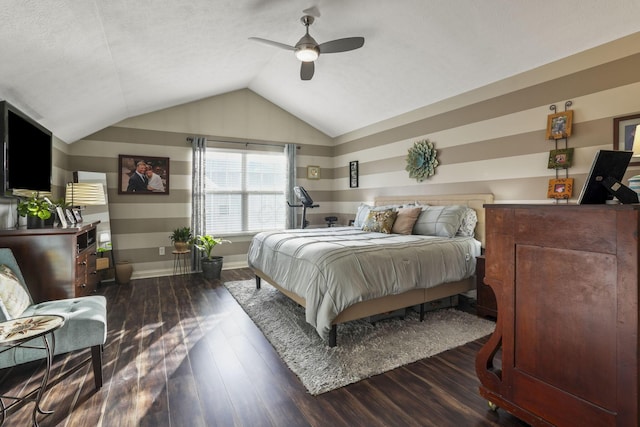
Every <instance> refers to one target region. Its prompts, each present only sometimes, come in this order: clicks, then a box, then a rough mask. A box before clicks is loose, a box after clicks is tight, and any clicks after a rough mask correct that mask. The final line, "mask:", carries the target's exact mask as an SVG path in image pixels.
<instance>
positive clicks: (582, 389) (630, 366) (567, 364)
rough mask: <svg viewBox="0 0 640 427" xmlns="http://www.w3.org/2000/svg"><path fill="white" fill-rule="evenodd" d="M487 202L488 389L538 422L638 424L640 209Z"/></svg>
mask: <svg viewBox="0 0 640 427" xmlns="http://www.w3.org/2000/svg"><path fill="white" fill-rule="evenodd" d="M485 208H486V218H487V222H486V234H487V237H486V253H485V256H486V272H485V283H486V284H488V285H489V286H491V288H492V289H493V291H494V293H495V295H496V300H497V306H498V313H500V315H499V316H498V319H497V322H496V330H495V332H494V333H493V335H492V336H491V337H490V338H489V340H488V341H487V343H486V344H485V345H484V346H483V347H482V349H481V350H480V351H479V352H478V355H477V358H476V372H477V374H478V378H479V379H480V383H481V386H480V394H481V395H482V396H483V397H485V398H486V399H487V400H488V401H489V402H490V405H497V407H500V408H503V409H504V410H506V411H508V412H510V413H512V414H514V415H515V416H517V417H519V418H521V419H522V420H523V421H525V422H527V423H529V424H531V425H534V426H535V425H556V426H587V425H588V426H637V425H638V405H639V403H638V362H639V360H638V355H639V341H638V274H639V271H638V258H639V252H638V232H639V226H640V205H590V206H586V205H583V206H578V205H487V206H485ZM498 351H501V363H500V364H499V363H498V362H497V361H494V356H495V355H496V353H497V352H498ZM494 362H495V363H494Z"/></svg>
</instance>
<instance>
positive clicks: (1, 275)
mask: <svg viewBox="0 0 640 427" xmlns="http://www.w3.org/2000/svg"><path fill="white" fill-rule="evenodd" d="M0 301H2V304H1V305H0V307H1V308H0V309H2V310H3V311H4V313H3V314H4V315H5V317H7V320H9V319H13V318H14V317H20V315H21V314H22V313H24V311H25V310H26V309H27V307H29V305H30V304H31V301H30V298H29V294H28V293H27V291H26V290H25V289H24V288H23V287H22V285H21V284H20V281H19V280H18V278H17V277H16V275H15V274H13V271H12V270H11V269H10V268H9V267H7V266H6V265H0Z"/></svg>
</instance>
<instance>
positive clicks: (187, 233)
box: [169, 227, 193, 243]
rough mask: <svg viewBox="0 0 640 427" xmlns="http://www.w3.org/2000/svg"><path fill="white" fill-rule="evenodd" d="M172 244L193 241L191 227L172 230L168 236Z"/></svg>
mask: <svg viewBox="0 0 640 427" xmlns="http://www.w3.org/2000/svg"><path fill="white" fill-rule="evenodd" d="M169 238H170V239H171V242H172V243H176V242H183V243H191V242H192V241H193V235H192V234H191V227H181V228H176V229H175V230H173V233H171V234H170V235H169Z"/></svg>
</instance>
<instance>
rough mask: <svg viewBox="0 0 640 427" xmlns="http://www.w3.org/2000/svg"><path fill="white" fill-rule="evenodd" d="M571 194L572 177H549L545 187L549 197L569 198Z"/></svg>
mask: <svg viewBox="0 0 640 427" xmlns="http://www.w3.org/2000/svg"><path fill="white" fill-rule="evenodd" d="M572 194H573V178H560V179H550V180H549V187H548V188H547V198H549V199H570V198H571V196H572Z"/></svg>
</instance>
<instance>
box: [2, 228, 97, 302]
mask: <svg viewBox="0 0 640 427" xmlns="http://www.w3.org/2000/svg"><path fill="white" fill-rule="evenodd" d="M96 225H97V222H96V223H90V224H84V225H81V226H78V227H68V228H59V227H48V228H33V229H28V228H16V229H9V230H0V247H3V248H11V249H12V251H13V254H14V256H15V257H16V260H17V261H18V265H19V266H20V271H21V272H22V275H23V276H24V279H25V281H26V283H27V286H28V288H29V292H30V293H31V298H33V300H34V302H41V301H47V300H54V299H63V298H74V297H79V296H84V295H88V294H91V293H93V292H95V291H96V287H97V283H98V276H97V272H96V258H97V253H96Z"/></svg>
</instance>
